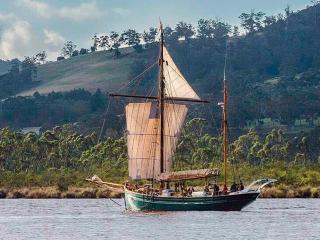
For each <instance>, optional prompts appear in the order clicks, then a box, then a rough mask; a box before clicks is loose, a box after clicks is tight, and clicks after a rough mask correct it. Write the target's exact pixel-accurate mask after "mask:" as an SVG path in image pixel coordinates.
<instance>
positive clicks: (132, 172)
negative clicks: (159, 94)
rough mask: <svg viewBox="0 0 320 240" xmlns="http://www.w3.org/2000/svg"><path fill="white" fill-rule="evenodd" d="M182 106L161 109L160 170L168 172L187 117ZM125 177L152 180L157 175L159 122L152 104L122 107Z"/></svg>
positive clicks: (155, 107) (173, 105)
mask: <svg viewBox="0 0 320 240" xmlns="http://www.w3.org/2000/svg"><path fill="white" fill-rule="evenodd" d="M187 110H188V109H187V107H186V106H185V105H182V104H171V103H165V106H164V111H165V115H164V122H165V128H164V165H165V166H164V169H165V171H170V169H171V164H172V157H173V155H174V152H175V150H176V145H177V141H178V137H179V134H180V132H181V128H182V125H183V122H184V120H185V117H186V114H187ZM126 118H127V138H128V139H127V144H128V157H129V177H130V178H131V179H153V178H156V177H157V176H158V175H159V174H160V126H159V125H160V120H159V114H158V105H157V103H156V102H147V103H129V104H128V105H127V106H126Z"/></svg>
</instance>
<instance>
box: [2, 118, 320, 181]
mask: <svg viewBox="0 0 320 240" xmlns="http://www.w3.org/2000/svg"><path fill="white" fill-rule="evenodd" d="M206 124H207V123H206V121H205V120H204V119H200V118H195V119H191V120H190V121H188V122H186V124H185V126H184V129H183V131H182V135H181V138H180V140H179V143H178V146H177V152H176V154H175V158H174V169H175V170H183V169H197V168H204V167H209V168H211V167H219V168H220V167H221V163H222V138H221V136H220V135H216V136H213V135H211V134H208V133H207V132H206V131H205V130H204V127H205V125H206ZM319 136H320V129H317V130H315V131H313V132H311V133H309V134H297V135H295V136H291V137H288V136H285V135H284V134H283V132H282V131H281V130H279V129H274V130H272V131H271V132H269V133H267V134H266V135H259V134H258V133H257V132H255V131H254V130H250V131H249V132H247V133H246V134H244V135H241V136H239V137H238V138H235V139H234V140H232V141H231V143H230V148H229V162H228V166H229V169H230V170H231V169H234V171H237V168H238V167H240V166H245V165H248V164H250V165H251V166H252V167H253V168H254V167H255V166H259V167H261V168H264V167H265V168H268V167H270V166H273V167H272V169H273V170H274V171H277V170H276V169H274V167H275V166H277V165H279V166H280V165H283V164H285V165H286V166H287V168H290V167H294V166H300V168H303V167H307V166H309V167H310V166H311V168H312V166H318V165H319V161H320V151H319V148H318V146H319V144H320V142H319V141H320V140H319ZM127 164H128V160H127V150H126V137H125V136H123V137H120V138H118V137H108V138H104V139H102V141H100V142H98V137H97V135H96V134H94V133H93V134H90V135H82V134H79V133H76V132H74V131H72V130H71V129H70V128H69V126H67V125H65V126H62V127H59V126H58V127H55V128H53V129H51V130H47V131H45V132H43V133H41V134H40V135H37V134H35V133H27V134H23V133H21V132H17V131H13V130H10V129H9V128H3V129H1V130H0V171H10V172H17V173H18V172H40V173H41V171H47V170H48V169H49V170H50V169H51V170H52V171H54V170H58V169H60V170H61V169H66V170H68V169H69V170H76V171H81V172H87V173H88V174H93V173H96V172H95V171H99V172H104V173H105V174H106V175H107V176H109V177H117V178H122V179H125V178H126V176H127ZM272 169H271V170H272ZM107 173H108V174H107ZM305 174H307V173H305ZM280 175H281V173H280ZM296 180H297V179H296ZM296 180H295V181H296ZM310 181H311V180H310ZM312 181H316V180H315V179H313V180H312Z"/></svg>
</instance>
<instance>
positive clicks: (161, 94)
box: [158, 22, 165, 173]
mask: <svg viewBox="0 0 320 240" xmlns="http://www.w3.org/2000/svg"><path fill="white" fill-rule="evenodd" d="M163 45H164V42H163V29H162V23H161V22H160V55H159V65H160V74H159V94H158V103H159V109H160V117H159V118H160V173H163V172H165V167H164V162H165V161H164V97H165V93H164V92H165V83H164V74H163V62H164V60H163Z"/></svg>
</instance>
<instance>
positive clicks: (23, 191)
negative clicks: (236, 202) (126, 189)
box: [0, 185, 320, 199]
mask: <svg viewBox="0 0 320 240" xmlns="http://www.w3.org/2000/svg"><path fill="white" fill-rule="evenodd" d="M120 197H122V196H121V194H119V193H116V192H111V191H109V190H108V189H105V188H102V187H69V188H68V189H66V190H61V189H59V187H56V186H52V187H23V188H2V189H0V198H11V199H12V198H30V199H40V198H120ZM260 197H261V198H319V197H320V187H318V188H316V187H310V186H307V187H298V188H294V187H292V186H284V185H280V186H276V187H270V188H266V189H264V190H263V191H262V193H261V196H260Z"/></svg>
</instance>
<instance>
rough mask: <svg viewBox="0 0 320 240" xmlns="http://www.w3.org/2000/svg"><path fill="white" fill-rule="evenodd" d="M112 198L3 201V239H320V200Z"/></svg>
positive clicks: (0, 219) (0, 234)
mask: <svg viewBox="0 0 320 240" xmlns="http://www.w3.org/2000/svg"><path fill="white" fill-rule="evenodd" d="M116 201H117V202H118V203H120V204H121V205H122V207H119V206H118V205H116V204H115V203H113V202H112V201H110V200H108V199H53V200H49V199H48V200H46V199H34V200H33V199H3V200H0V239H77V240H79V239H117V240H118V239H139V240H144V239H174V240H179V239H246V240H247V239H272V240H276V239H295V240H299V239H320V199H258V200H257V201H256V202H254V203H253V204H251V205H250V206H248V207H247V208H245V209H244V210H243V211H241V212H168V213H148V214H146V213H128V212H125V211H124V208H123V201H122V200H121V199H118V200H116Z"/></svg>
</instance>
